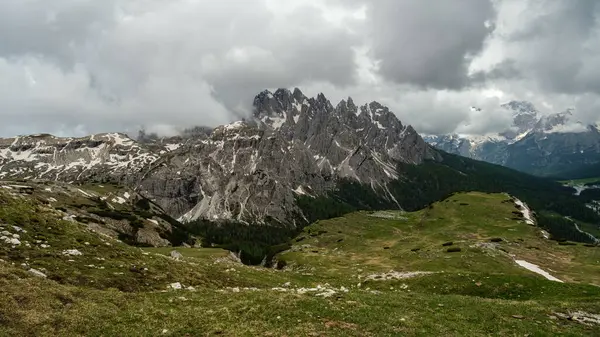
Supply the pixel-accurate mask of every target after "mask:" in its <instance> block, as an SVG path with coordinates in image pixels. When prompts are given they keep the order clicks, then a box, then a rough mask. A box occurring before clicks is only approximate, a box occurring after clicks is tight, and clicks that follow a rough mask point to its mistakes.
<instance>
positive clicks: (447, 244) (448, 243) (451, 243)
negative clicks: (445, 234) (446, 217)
mask: <svg viewBox="0 0 600 337" xmlns="http://www.w3.org/2000/svg"><path fill="white" fill-rule="evenodd" d="M453 244H454V242H452V241H449V242H446V243H442V246H444V247H448V246H452V245H453Z"/></svg>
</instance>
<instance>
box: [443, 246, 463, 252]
mask: <svg viewBox="0 0 600 337" xmlns="http://www.w3.org/2000/svg"><path fill="white" fill-rule="evenodd" d="M461 250H462V249H460V247H450V248H448V249H447V250H446V252H448V253H458V252H460V251H461Z"/></svg>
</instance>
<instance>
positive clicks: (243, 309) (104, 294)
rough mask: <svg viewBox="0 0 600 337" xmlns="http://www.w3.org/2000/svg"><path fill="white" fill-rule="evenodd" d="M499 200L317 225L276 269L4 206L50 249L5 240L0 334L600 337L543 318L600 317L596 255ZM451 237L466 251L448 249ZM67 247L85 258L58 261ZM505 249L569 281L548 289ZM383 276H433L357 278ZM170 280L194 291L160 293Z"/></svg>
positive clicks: (466, 197) (1, 211)
mask: <svg viewBox="0 0 600 337" xmlns="http://www.w3.org/2000/svg"><path fill="white" fill-rule="evenodd" d="M506 198H507V197H506V196H503V195H499V194H496V195H487V194H481V193H468V194H458V195H454V196H452V197H450V198H449V199H448V200H447V201H444V202H440V203H436V204H434V205H433V208H430V209H425V210H421V211H418V212H414V213H406V214H399V213H395V212H383V213H375V214H369V213H367V212H359V213H352V214H349V215H347V216H345V217H342V218H336V219H331V220H327V221H320V222H318V223H316V224H314V225H311V226H309V227H307V228H306V229H305V230H304V232H303V233H302V234H301V235H300V236H299V237H298V238H297V239H296V240H299V241H298V242H295V243H294V248H293V249H292V250H291V251H289V252H285V253H283V254H282V255H281V256H280V257H279V258H280V259H282V260H285V261H287V263H288V267H287V268H285V269H284V270H281V271H278V270H274V269H264V268H260V267H248V266H243V265H240V264H235V263H233V262H231V261H228V260H227V259H225V258H224V257H225V256H226V255H227V253H226V252H224V251H222V250H213V249H191V248H189V249H182V248H178V250H179V251H180V252H181V253H182V254H183V255H184V259H183V261H179V262H176V261H173V260H171V259H168V258H165V256H164V255H168V254H169V252H170V249H169V248H147V249H144V250H141V249H138V248H132V247H130V246H127V245H125V244H123V243H120V242H117V241H109V240H106V239H104V238H100V237H98V236H96V235H95V234H93V233H91V232H89V231H88V230H87V228H86V226H85V225H84V224H79V223H72V222H67V221H62V220H60V219H57V218H56V217H55V216H54V215H53V213H52V211H51V210H49V209H46V208H44V207H42V206H40V205H36V204H33V203H23V202H22V201H21V200H12V199H6V198H4V199H0V222H2V223H8V224H9V225H13V224H16V223H14V222H16V221H18V224H19V225H20V226H22V227H23V228H24V229H26V230H27V233H26V234H25V235H24V237H23V239H24V240H28V241H31V240H34V237H36V236H40V235H42V236H44V237H45V238H46V240H47V241H48V242H49V243H50V245H51V248H48V250H47V251H46V250H42V249H41V248H39V247H32V248H26V247H18V248H15V249H13V248H10V247H7V246H5V245H4V243H0V245H2V246H1V247H2V250H1V252H2V259H3V260H4V262H0V321H1V322H2V324H1V325H0V335H38V336H50V335H60V336H77V335H85V336H113V335H119V336H156V335H167V336H183V335H186V334H189V335H192V336H204V335H217V334H219V335H225V336H254V335H265V336H268V335H272V336H284V335H287V336H318V335H323V336H365V335H367V336H369V335H422V336H431V335H442V334H445V335H450V336H455V335H461V336H465V335H468V336H483V335H525V334H531V333H533V334H535V335H556V334H562V335H570V336H581V335H590V336H592V335H597V334H598V332H599V331H600V330H599V329H600V326H585V325H582V324H580V323H576V322H572V321H568V320H562V319H553V318H551V317H550V316H551V315H552V313H553V312H555V311H556V312H568V311H572V310H584V311H587V312H593V313H598V312H600V304H599V303H600V301H599V300H600V288H598V287H596V286H592V285H589V283H595V284H598V280H600V266H599V264H598V261H599V260H600V249H599V248H591V247H590V248H588V247H583V246H581V245H577V246H558V245H557V244H556V242H552V241H547V240H545V239H543V238H542V237H541V235H540V231H539V229H537V228H535V227H533V226H528V225H526V224H524V223H522V222H520V221H517V220H513V219H512V217H513V214H512V213H511V212H512V211H514V206H513V205H512V204H510V203H502V201H503V200H505V199H506ZM15 203H17V204H15ZM461 204H462V205H461ZM465 204H467V205H465ZM17 214H18V215H17ZM381 216H388V217H392V219H388V218H382V217H381ZM5 227H8V226H5ZM49 227H50V228H52V229H48V228H49ZM492 237H501V238H503V239H504V242H502V243H499V244H498V248H501V249H503V250H505V251H506V252H504V251H502V250H500V249H485V248H475V247H471V246H473V245H475V244H478V243H486V242H489V239H490V238H492ZM340 240H341V241H340ZM447 241H453V242H454V245H453V246H458V247H461V248H462V251H461V252H458V253H447V252H445V251H446V248H447V247H442V243H444V242H447ZM85 242H88V243H89V245H86V244H85ZM106 243H110V244H111V246H107V245H106ZM306 245H310V246H306ZM106 247H108V248H106ZM385 247H389V248H388V249H385ZM532 247H537V249H535V248H532ZM73 248H75V249H79V250H80V251H81V252H82V253H83V255H82V256H77V257H64V256H62V255H61V252H62V250H64V249H73ZM414 248H420V250H419V251H417V252H413V251H411V250H412V249H414ZM507 254H514V255H515V258H519V259H524V260H527V261H529V262H532V263H536V264H538V265H540V267H542V268H543V269H544V270H547V271H549V272H551V273H552V274H553V275H554V276H556V277H558V278H561V279H564V280H566V281H572V282H573V283H565V284H561V283H557V282H552V281H547V280H545V279H543V278H542V277H540V276H538V275H536V274H533V273H531V272H529V271H527V270H525V269H522V268H520V267H518V266H517V265H516V264H514V262H512V259H513V257H511V256H510V255H507ZM159 255H162V256H159ZM27 258H29V260H27ZM102 258H104V259H105V260H101V259H102ZM69 259H72V260H74V261H72V262H69V261H68V260H69ZM99 259H100V260H99ZM13 263H14V264H13ZM21 263H27V264H28V265H29V266H31V267H34V268H36V269H41V268H46V270H45V272H46V273H47V274H48V276H49V278H52V279H53V280H49V279H41V278H37V277H34V276H31V275H30V274H29V273H28V272H26V271H25V269H27V268H28V267H23V266H21ZM89 264H94V265H96V266H103V267H104V269H99V268H90V267H88V265H89ZM121 265H122V267H121ZM131 265H136V266H143V268H148V271H142V272H141V273H140V272H139V270H138V271H132V270H131V268H130V267H131ZM390 270H396V271H432V272H435V274H431V275H427V276H420V277H416V278H412V279H405V280H390V281H375V280H369V281H366V280H365V277H366V276H367V275H370V274H376V273H385V272H388V271H390ZM92 281H93V282H92ZM170 282H181V283H183V284H184V285H186V286H188V285H193V286H195V288H196V289H195V291H188V290H179V291H164V290H165V289H166V288H167V285H168V284H169V283H170ZM287 282H289V283H290V284H289V285H285V284H286V283H287ZM358 283H361V285H360V287H359V286H358ZM99 284H101V285H99ZM124 284H125V285H127V284H130V285H132V286H130V287H122V286H119V285H124ZM326 284H329V286H327V285H326ZM317 285H321V286H323V287H325V288H335V289H337V290H338V291H337V292H336V294H334V295H333V296H331V297H328V298H323V297H319V296H316V295H315V292H307V293H305V294H300V293H298V292H297V291H294V290H293V289H297V288H300V287H316V286H317ZM108 286H113V287H114V288H121V289H122V290H127V291H119V290H117V289H114V288H113V289H107V288H106V287H108ZM245 287H248V288H251V289H245ZM274 287H283V289H288V290H287V291H283V290H281V289H273V288H274ZM341 287H345V288H347V289H348V292H344V291H340V290H339V289H341ZM513 315H518V316H517V317H518V318H514V317H513ZM521 316H522V319H521Z"/></svg>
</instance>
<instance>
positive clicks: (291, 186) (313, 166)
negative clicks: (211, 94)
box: [0, 89, 439, 226]
mask: <svg viewBox="0 0 600 337" xmlns="http://www.w3.org/2000/svg"><path fill="white" fill-rule="evenodd" d="M194 130H195V131H194ZM143 136H144V137H140V140H141V141H140V142H136V141H134V140H132V139H130V138H128V137H127V136H125V135H122V134H104V135H94V136H90V137H85V138H79V139H73V138H57V137H53V136H49V135H41V136H28V137H17V138H14V139H4V140H0V178H1V177H5V178H13V179H14V178H45V179H53V180H62V181H68V182H89V181H112V182H118V183H121V184H124V185H127V186H129V187H131V188H133V189H134V190H135V191H136V192H137V193H140V194H141V195H144V196H146V197H148V198H150V199H151V200H152V201H154V202H156V203H157V204H158V205H160V206H161V207H162V208H163V209H164V210H165V211H166V212H167V213H168V214H170V215H171V216H174V217H177V218H181V219H182V220H194V219H198V218H205V219H211V220H218V219H236V220H241V221H248V222H269V223H280V224H284V225H291V226H294V225H297V223H296V222H297V221H303V214H302V212H301V210H300V209H299V208H298V207H297V206H296V197H297V196H300V195H306V196H317V195H322V194H324V193H326V192H327V191H330V190H332V189H333V188H335V186H336V183H337V182H338V181H339V180H340V179H342V178H346V179H351V180H354V181H356V182H359V183H361V184H365V185H367V186H370V187H371V188H373V190H375V191H376V192H377V193H378V194H379V195H381V197H382V198H386V199H387V200H390V201H393V196H392V195H391V193H389V191H387V184H388V183H389V182H390V181H392V180H395V179H398V178H399V176H400V174H399V173H398V172H397V170H396V167H397V165H398V164H399V163H409V164H420V163H422V162H423V161H425V160H436V159H438V158H439V154H438V153H437V152H436V151H435V150H434V149H433V148H432V147H431V146H429V145H428V144H427V143H426V142H425V141H424V140H423V139H422V138H421V137H420V136H419V134H417V132H416V131H415V130H414V129H413V128H412V127H411V126H406V125H403V124H402V123H401V122H400V121H399V120H398V119H397V118H396V116H395V115H394V114H393V113H392V112H390V111H389V110H388V108H386V107H384V106H382V105H381V104H379V103H377V102H372V103H369V104H365V105H363V106H357V105H355V104H354V102H353V101H352V99H351V98H348V99H347V100H343V101H341V102H340V103H339V104H337V106H335V107H334V106H333V105H332V104H331V102H330V101H329V100H327V99H326V98H325V96H324V95H323V94H320V95H318V96H317V97H316V98H308V97H306V96H304V94H303V93H302V92H301V91H300V90H298V89H295V90H294V91H293V92H292V91H289V90H287V89H279V90H277V91H275V92H274V93H271V92H269V91H264V92H261V93H260V94H259V95H257V96H256V98H255V99H254V113H253V116H252V118H251V119H250V120H248V121H239V122H235V123H232V124H229V125H224V126H220V127H217V128H215V129H214V130H212V132H208V130H207V129H206V128H196V129H193V130H190V132H188V133H187V134H184V135H182V136H181V137H173V138H169V139H155V138H152V137H146V136H145V135H143Z"/></svg>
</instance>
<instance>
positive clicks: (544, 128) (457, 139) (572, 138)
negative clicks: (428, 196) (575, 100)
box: [424, 101, 600, 175]
mask: <svg viewBox="0 0 600 337" xmlns="http://www.w3.org/2000/svg"><path fill="white" fill-rule="evenodd" d="M502 107H503V108H504V109H506V110H508V112H510V113H512V117H513V124H512V126H511V128H510V129H509V130H506V131H504V132H501V133H499V134H493V135H486V136H478V135H457V134H452V135H434V136H426V137H424V139H425V140H426V141H427V142H428V143H430V144H431V145H433V146H435V147H436V148H439V149H441V150H443V151H446V152H449V153H454V154H459V155H462V156H465V157H470V158H474V159H478V160H483V161H487V162H491V163H494V164H500V165H504V166H508V167H511V168H514V169H517V170H520V171H524V172H528V173H532V174H537V175H561V174H562V172H566V171H568V170H570V169H574V168H576V167H580V166H585V165H590V164H594V163H597V162H600V133H599V132H598V127H597V126H592V125H584V124H581V123H577V122H575V123H574V122H573V121H572V116H573V113H572V110H571V109H568V110H566V111H563V112H560V113H555V114H550V115H546V116H542V115H540V113H539V111H538V110H537V109H536V108H535V106H534V105H533V104H532V103H530V102H526V101H511V102H508V103H506V104H503V105H502Z"/></svg>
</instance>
